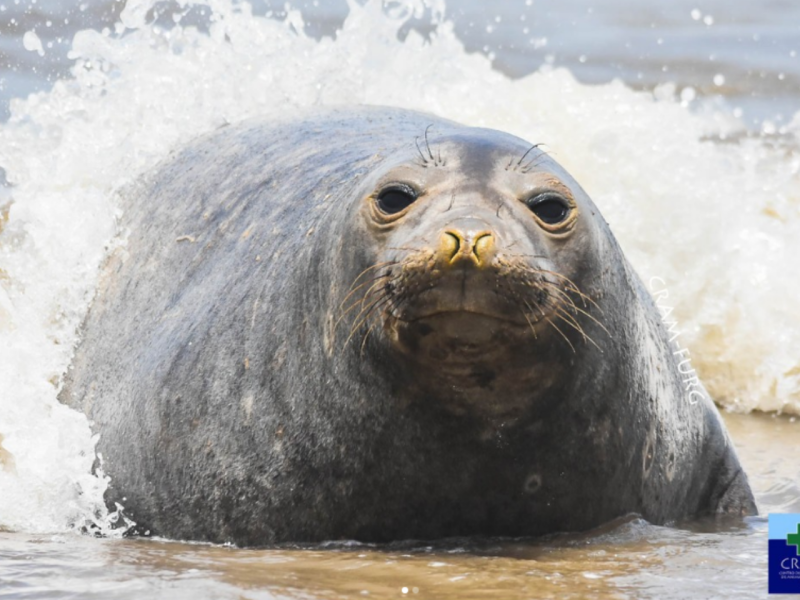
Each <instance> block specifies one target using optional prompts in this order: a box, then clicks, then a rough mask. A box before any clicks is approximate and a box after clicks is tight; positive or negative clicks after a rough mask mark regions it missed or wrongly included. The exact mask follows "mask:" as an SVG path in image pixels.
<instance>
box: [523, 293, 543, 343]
mask: <svg viewBox="0 0 800 600" xmlns="http://www.w3.org/2000/svg"><path fill="white" fill-rule="evenodd" d="M525 304H526V305H527V304H528V303H527V302H526V303H525ZM528 308H530V306H529V307H528ZM519 311H520V312H521V313H522V316H523V317H525V320H526V321H527V322H528V326H529V327H530V328H531V333H532V334H533V339H535V340H538V339H539V336H537V335H536V328H535V327H534V326H533V323H531V320H530V319H529V318H528V315H527V314H526V313H525V311H524V310H522V308H521V307H520V309H519Z"/></svg>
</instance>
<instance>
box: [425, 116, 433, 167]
mask: <svg viewBox="0 0 800 600" xmlns="http://www.w3.org/2000/svg"><path fill="white" fill-rule="evenodd" d="M431 127H433V124H431V125H428V126H427V127H426V128H425V147H426V148H428V155H429V156H430V157H431V160H432V161H434V163H435V162H436V161H435V159H434V158H433V152H431V145H430V143H429V142H428V131H429V130H430V128H431Z"/></svg>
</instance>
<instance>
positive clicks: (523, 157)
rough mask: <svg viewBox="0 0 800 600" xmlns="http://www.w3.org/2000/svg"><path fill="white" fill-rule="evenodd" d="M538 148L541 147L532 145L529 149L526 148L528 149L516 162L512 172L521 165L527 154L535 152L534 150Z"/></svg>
mask: <svg viewBox="0 0 800 600" xmlns="http://www.w3.org/2000/svg"><path fill="white" fill-rule="evenodd" d="M539 146H541V144H534V145H533V146H531V147H530V148H528V149H527V150H526V151H525V154H523V155H522V156H520V158H519V160H518V161H517V164H516V165H515V166H514V170H516V168H517V167H518V166H520V165H521V164H522V161H523V160H525V157H526V156H528V154H530V153H531V152H532V151H533V150H535V149H536V148H538V147H539ZM512 160H513V159H512Z"/></svg>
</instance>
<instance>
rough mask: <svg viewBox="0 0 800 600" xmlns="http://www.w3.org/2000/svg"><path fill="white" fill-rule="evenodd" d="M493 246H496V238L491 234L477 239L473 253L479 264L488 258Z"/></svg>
mask: <svg viewBox="0 0 800 600" xmlns="http://www.w3.org/2000/svg"><path fill="white" fill-rule="evenodd" d="M492 246H494V236H493V235H492V234H491V233H483V234H481V235H479V236H478V237H477V239H476V240H475V243H474V244H473V245H472V253H473V254H474V255H475V258H476V259H477V260H478V262H479V263H480V262H481V259H482V258H485V257H486V255H487V254H488V252H489V251H490V250H491V249H492Z"/></svg>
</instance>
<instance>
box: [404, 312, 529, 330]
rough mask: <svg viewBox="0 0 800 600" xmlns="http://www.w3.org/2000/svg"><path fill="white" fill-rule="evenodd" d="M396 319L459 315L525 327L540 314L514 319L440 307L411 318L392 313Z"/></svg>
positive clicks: (407, 319) (408, 319)
mask: <svg viewBox="0 0 800 600" xmlns="http://www.w3.org/2000/svg"><path fill="white" fill-rule="evenodd" d="M392 316H393V317H394V318H395V319H397V320H398V321H402V322H404V323H420V322H425V321H428V320H432V319H433V320H436V319H440V318H460V317H462V316H463V317H466V318H469V317H475V318H479V319H490V320H492V321H497V323H499V324H500V323H501V324H506V325H513V326H517V327H527V326H528V325H529V323H530V324H532V325H535V324H536V323H538V322H539V321H540V320H541V319H542V318H544V317H542V316H539V317H537V318H536V319H530V321H529V322H528V321H525V320H524V319H514V318H512V317H511V316H509V315H506V314H497V313H494V312H488V311H477V310H465V309H459V308H454V309H440V310H436V311H432V312H430V313H427V314H422V315H415V316H414V317H413V318H403V317H402V316H401V315H392Z"/></svg>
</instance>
